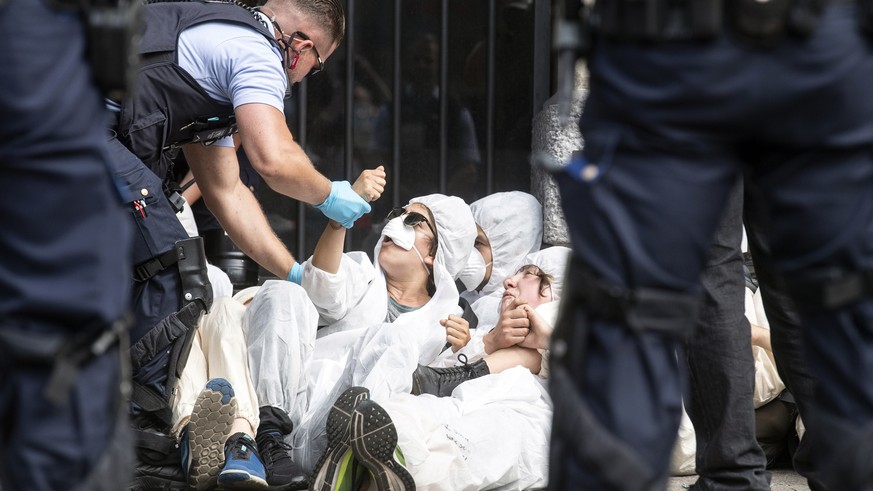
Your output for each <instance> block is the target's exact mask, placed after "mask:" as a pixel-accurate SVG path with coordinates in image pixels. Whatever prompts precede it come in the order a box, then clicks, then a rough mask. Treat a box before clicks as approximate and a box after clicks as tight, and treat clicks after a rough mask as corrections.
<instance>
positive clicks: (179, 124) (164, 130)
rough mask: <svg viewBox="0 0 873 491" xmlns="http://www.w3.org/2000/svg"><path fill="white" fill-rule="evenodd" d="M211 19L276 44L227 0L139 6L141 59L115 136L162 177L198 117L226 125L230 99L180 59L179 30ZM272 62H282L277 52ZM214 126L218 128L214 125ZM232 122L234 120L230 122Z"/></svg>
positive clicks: (193, 130)
mask: <svg viewBox="0 0 873 491" xmlns="http://www.w3.org/2000/svg"><path fill="white" fill-rule="evenodd" d="M210 21H224V22H235V23H239V24H243V25H247V26H250V27H251V28H252V29H254V30H256V31H257V32H259V33H261V34H263V35H264V37H265V38H267V40H268V41H269V42H270V43H271V44H272V45H274V46H276V47H278V43H277V42H276V39H275V37H274V36H273V34H272V33H271V32H269V30H268V29H267V27H266V26H265V25H264V24H263V23H261V22H260V21H259V20H258V19H256V18H255V14H254V13H253V12H252V11H249V10H247V9H246V8H244V7H241V6H239V5H236V4H234V3H230V2H201V1H192V2H165V3H154V4H149V5H146V6H145V7H144V8H143V25H144V31H143V36H142V42H141V44H140V53H141V54H142V65H141V67H140V69H139V73H138V76H137V85H136V90H135V91H134V93H133V95H132V96H131V97H130V98H128V99H127V100H125V101H124V102H123V103H122V106H121V113H120V114H119V116H118V126H117V128H116V130H117V133H118V140H119V141H120V142H121V143H122V144H124V146H126V147H127V148H128V149H130V151H131V152H133V153H134V154H136V156H137V157H139V158H140V160H142V161H143V163H145V164H146V166H148V167H149V168H150V169H151V170H152V171H153V172H154V173H155V174H157V175H158V177H160V178H161V179H164V178H165V176H166V174H167V170H168V168H169V166H170V159H171V158H172V156H174V155H175V151H176V149H177V148H178V147H177V145H180V144H184V143H189V142H191V141H192V140H194V137H195V133H196V132H197V131H196V130H197V128H195V126H196V125H194V124H192V123H194V122H195V121H198V120H204V121H205V120H206V119H209V118H215V119H217V120H218V121H220V122H222V123H224V126H225V127H230V126H231V125H232V124H233V123H232V122H233V119H232V118H231V116H232V115H233V107H232V105H231V104H227V103H221V102H218V101H216V100H214V99H212V98H211V97H209V95H208V94H207V93H206V92H205V91H204V90H203V89H202V88H201V87H200V85H199V84H198V83H197V81H195V80H194V79H193V78H192V77H191V75H189V74H188V73H187V72H186V71H185V70H183V69H182V68H181V67H180V66H179V65H178V55H177V53H176V50H177V47H178V43H179V35H180V34H181V33H182V31H184V30H185V29H187V28H189V27H192V26H195V25H197V24H201V23H204V22H210ZM276 63H281V60H280V59H279V58H278V57H277V58H276ZM214 126H215V125H213V128H212V129H214V130H218V129H220V128H214ZM233 126H234V127H235V124H233Z"/></svg>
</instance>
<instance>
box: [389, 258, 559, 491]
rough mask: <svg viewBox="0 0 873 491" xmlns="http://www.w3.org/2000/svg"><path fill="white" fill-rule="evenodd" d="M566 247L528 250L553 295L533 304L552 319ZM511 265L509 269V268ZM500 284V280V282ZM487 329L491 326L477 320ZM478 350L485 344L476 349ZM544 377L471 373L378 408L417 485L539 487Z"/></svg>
mask: <svg viewBox="0 0 873 491" xmlns="http://www.w3.org/2000/svg"><path fill="white" fill-rule="evenodd" d="M569 255H570V249H568V248H566V247H561V246H555V247H550V248H547V249H543V250H542V251H537V252H534V253H532V254H529V255H527V256H526V257H525V258H524V260H523V261H522V263H521V265H522V266H523V265H527V264H535V265H537V266H538V267H539V268H540V269H542V270H543V271H544V272H546V273H549V274H551V275H552V276H553V277H554V281H553V283H552V296H553V298H554V301H552V302H547V303H544V304H542V305H540V306H539V307H537V309H536V311H537V313H538V314H540V315H541V316H542V317H543V318H544V319H545V320H546V321H547V322H549V323H551V324H552V325H554V323H555V321H556V320H557V318H556V315H557V312H558V309H556V308H555V306H556V304H557V303H558V300H559V299H560V296H561V292H562V286H563V279H564V269H565V268H566V263H567V259H568V258H569ZM513 273H515V271H512V273H510V274H513ZM501 284H502V283H501ZM482 327H483V330H486V331H487V330H489V329H491V328H492V327H494V326H482ZM482 356H484V351H483V352H480V353H478V354H477V357H478V358H481V357H482ZM545 384H546V382H545V380H543V379H542V378H540V377H538V376H536V375H534V374H532V373H531V372H530V371H529V370H527V369H526V368H523V367H520V366H519V367H515V368H511V369H509V370H505V371H503V372H501V373H498V374H494V375H487V376H485V377H480V378H477V379H473V380H470V381H467V382H464V383H462V384H461V385H459V386H458V387H457V388H456V389H455V390H454V391H453V392H452V396H451V397H435V396H432V395H428V394H426V395H421V396H412V395H409V394H399V395H396V396H394V397H392V398H391V399H390V400H388V401H386V402H381V401H380V404H381V405H382V407H384V408H385V410H386V411H388V414H389V415H390V416H391V419H392V420H393V421H394V425H395V426H396V427H397V434H398V445H399V446H400V449H401V450H402V451H403V455H404V457H405V459H406V467H407V468H408V469H409V472H410V473H411V474H412V476H413V478H414V479H415V485H416V489H419V490H447V491H448V490H452V491H454V490H478V489H530V488H543V487H545V485H546V482H547V478H548V458H549V434H550V432H551V423H552V403H551V399H550V398H549V395H548V392H547V390H546V385H545Z"/></svg>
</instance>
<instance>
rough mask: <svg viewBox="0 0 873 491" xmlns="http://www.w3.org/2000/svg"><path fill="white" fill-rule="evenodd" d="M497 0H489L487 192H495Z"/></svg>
mask: <svg viewBox="0 0 873 491" xmlns="http://www.w3.org/2000/svg"><path fill="white" fill-rule="evenodd" d="M496 46H497V0H489V1H488V81H487V84H486V88H485V90H486V91H487V92H486V103H485V113H486V114H485V194H491V193H493V192H494V111H495V106H494V99H495V95H494V87H495V84H496V80H495V77H496V75H495V73H496V66H495V65H496V63H495V59H496Z"/></svg>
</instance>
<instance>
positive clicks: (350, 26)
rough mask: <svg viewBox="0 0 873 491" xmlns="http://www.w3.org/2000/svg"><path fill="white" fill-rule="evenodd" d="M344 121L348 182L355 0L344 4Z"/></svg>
mask: <svg viewBox="0 0 873 491" xmlns="http://www.w3.org/2000/svg"><path fill="white" fill-rule="evenodd" d="M346 19H347V20H346V86H345V88H346V98H345V99H346V100H345V109H346V121H345V126H346V128H345V130H346V131H345V146H346V147H345V162H344V164H345V165H344V169H343V177H344V178H345V179H347V180H348V181H349V182H355V176H352V161H353V159H354V150H355V146H354V144H353V142H354V135H353V134H352V132H353V130H354V123H355V118H354V114H355V113H354V109H355V108H354V104H355V99H354V94H355V0H348V3H347V4H346ZM345 246H346V250H347V251H348V250H351V248H352V234H351V233H347V234H346V239H345Z"/></svg>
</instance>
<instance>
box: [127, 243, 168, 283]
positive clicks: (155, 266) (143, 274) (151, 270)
mask: <svg viewBox="0 0 873 491" xmlns="http://www.w3.org/2000/svg"><path fill="white" fill-rule="evenodd" d="M178 261H179V255H178V253H177V252H176V247H175V246H174V247H173V248H172V249H170V250H169V251H167V252H165V253H163V254H161V255H160V256H157V257H153V258H151V259H149V260H148V261H145V262H142V263H140V264H139V265H137V266H136V267H135V268H134V269H133V279H134V280H135V281H138V282H143V281H146V280H148V279H149V278H151V277H152V276H154V275H156V274H158V273H160V272H161V271H163V270H165V269H167V268H169V267H170V266H172V265H174V264H176V263H177V262H178Z"/></svg>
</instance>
